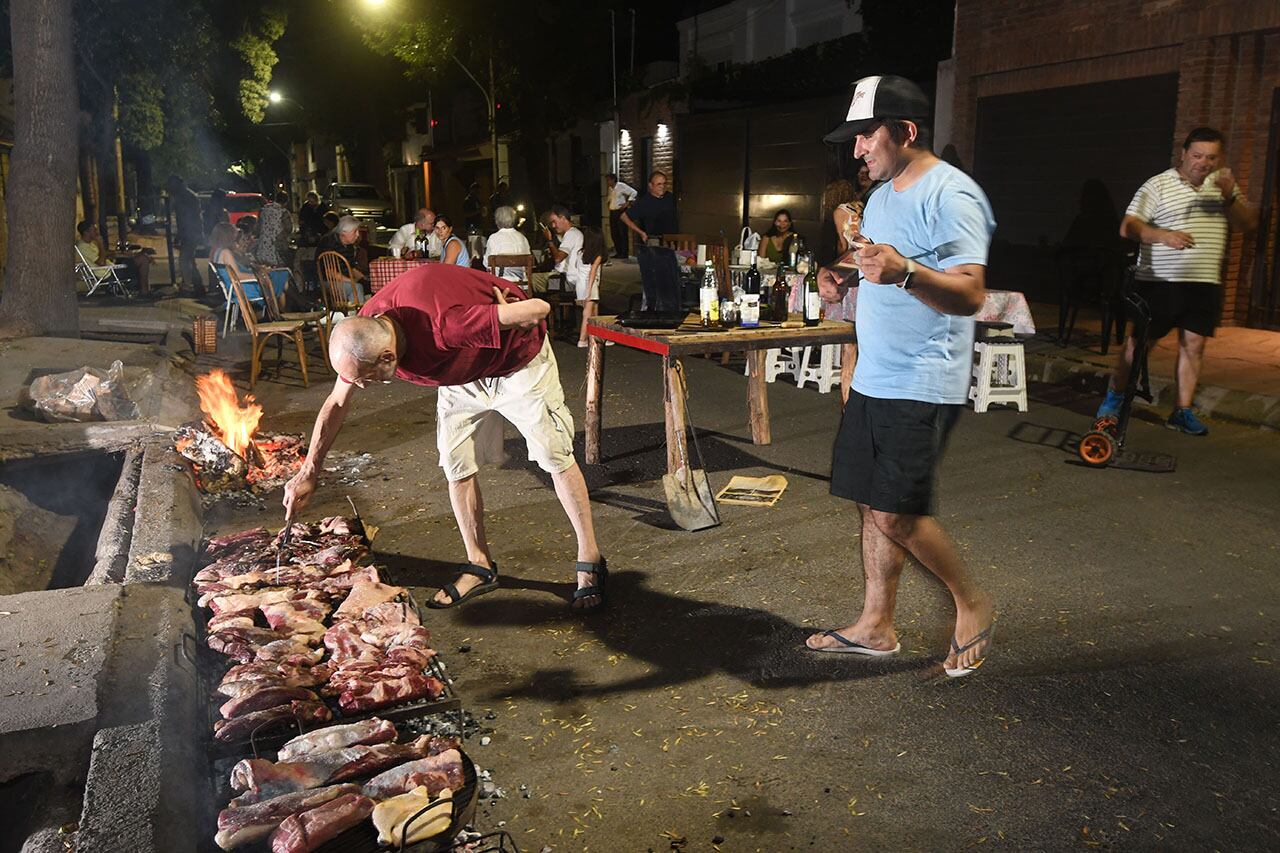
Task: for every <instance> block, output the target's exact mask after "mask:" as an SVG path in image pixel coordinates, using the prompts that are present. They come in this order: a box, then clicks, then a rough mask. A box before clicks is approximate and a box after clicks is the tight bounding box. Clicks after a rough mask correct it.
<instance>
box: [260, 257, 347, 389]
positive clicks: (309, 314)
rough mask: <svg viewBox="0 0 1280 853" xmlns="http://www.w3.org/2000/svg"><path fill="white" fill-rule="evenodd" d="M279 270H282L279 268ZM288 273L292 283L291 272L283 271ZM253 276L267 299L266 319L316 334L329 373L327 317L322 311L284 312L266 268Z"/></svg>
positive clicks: (281, 298)
mask: <svg viewBox="0 0 1280 853" xmlns="http://www.w3.org/2000/svg"><path fill="white" fill-rule="evenodd" d="M279 269H284V268H283V267H280V268H279ZM285 271H286V272H288V273H289V280H290V281H293V271H292V270H285ZM254 274H255V275H256V276H257V279H258V287H259V288H260V289H261V290H262V292H263V293H264V294H265V295H266V296H267V297H268V298H267V300H266V309H267V319H269V320H272V321H274V322H301V323H302V328H303V330H304V331H305V330H307V329H311V330H312V331H314V332H315V333H316V337H317V338H319V339H320V354H321V355H322V356H323V357H324V366H325V369H326V370H328V371H329V372H330V373H332V372H333V369H332V368H331V367H330V366H329V333H328V329H326V328H325V320H326V317H327V316H328V314H327V312H326V311H324V310H319V311H286V310H284V298H283V297H279V296H277V295H276V291H275V286H274V282H272V281H271V277H270V276H269V275H267V274H266V268H265V267H264V268H255V270H254Z"/></svg>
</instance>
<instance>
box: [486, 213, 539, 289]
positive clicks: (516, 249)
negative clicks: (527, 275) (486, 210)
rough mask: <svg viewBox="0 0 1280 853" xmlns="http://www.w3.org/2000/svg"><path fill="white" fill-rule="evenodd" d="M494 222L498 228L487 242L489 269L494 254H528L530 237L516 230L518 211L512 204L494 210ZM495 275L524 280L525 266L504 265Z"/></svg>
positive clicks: (487, 266) (509, 279)
mask: <svg viewBox="0 0 1280 853" xmlns="http://www.w3.org/2000/svg"><path fill="white" fill-rule="evenodd" d="M493 219H494V222H495V223H496V224H497V226H498V230H497V231H494V232H493V233H492V234H490V235H489V241H488V242H487V243H485V250H484V266H485V269H488V268H489V267H490V266H491V264H490V263H489V258H490V257H491V256H493V255H528V254H531V251H532V250H531V249H530V248H529V238H528V237H525V236H524V235H523V234H521V233H520V232H519V231H517V230H516V227H515V226H516V212H515V209H514V208H512V207H511V206H510V205H503V206H502V207H499V208H498V209H497V210H495V211H494V212H493ZM495 275H497V276H498V277H500V278H505V279H506V280H507V281H518V282H523V281H524V267H503V268H502V269H500V270H498V271H497V272H496V273H495Z"/></svg>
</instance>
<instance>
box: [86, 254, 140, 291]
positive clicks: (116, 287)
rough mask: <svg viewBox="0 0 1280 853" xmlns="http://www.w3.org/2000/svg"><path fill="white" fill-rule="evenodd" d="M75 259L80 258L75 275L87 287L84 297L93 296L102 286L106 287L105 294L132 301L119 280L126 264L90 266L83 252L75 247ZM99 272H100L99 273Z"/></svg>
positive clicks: (126, 267) (127, 289) (126, 266)
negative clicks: (87, 290) (112, 294)
mask: <svg viewBox="0 0 1280 853" xmlns="http://www.w3.org/2000/svg"><path fill="white" fill-rule="evenodd" d="M76 257H78V258H80V261H79V263H77V264H76V273H77V274H78V275H79V276H80V278H81V279H83V280H84V283H85V284H86V285H88V287H89V292H88V293H86V294H85V296H86V297H89V296H93V294H94V293H95V292H97V290H98V288H100V287H102V286H103V285H104V284H105V285H106V286H107V292H109V293H114V294H115V295H116V296H123V297H124V298H125V299H132V298H133V294H131V293H130V292H129V288H127V287H125V286H124V282H123V281H121V280H120V273H119V271H120V270H127V269H128V268H129V266H128V264H115V263H112V264H101V265H99V264H91V263H89V259H88V258H86V257H85V256H84V252H82V251H80V247H79V246H76ZM99 271H101V272H99Z"/></svg>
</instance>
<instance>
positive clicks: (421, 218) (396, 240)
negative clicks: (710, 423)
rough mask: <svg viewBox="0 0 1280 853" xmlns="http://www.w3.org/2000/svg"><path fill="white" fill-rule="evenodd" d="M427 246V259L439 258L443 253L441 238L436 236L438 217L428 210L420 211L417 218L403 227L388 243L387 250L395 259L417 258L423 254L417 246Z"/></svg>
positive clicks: (397, 230)
mask: <svg viewBox="0 0 1280 853" xmlns="http://www.w3.org/2000/svg"><path fill="white" fill-rule="evenodd" d="M423 241H425V242H426V244H427V252H426V255H425V257H427V258H438V257H440V253H441V251H442V248H443V247H442V246H441V245H440V238H439V237H437V236H436V215H435V213H434V212H433V211H431V210H429V209H428V208H425V207H424V208H422V209H421V210H419V211H418V215H417V217H416V218H415V219H414V220H413V221H412V222H410V223H409V224H407V225H401V226H400V227H399V228H397V229H396V233H395V234H392V235H391V239H390V240H388V241H387V249H389V250H390V251H391V256H392V257H395V258H417V257H418V256H419V255H420V254H421V253H420V252H419V251H418V249H417V246H418V245H419V244H420V243H422V242H423Z"/></svg>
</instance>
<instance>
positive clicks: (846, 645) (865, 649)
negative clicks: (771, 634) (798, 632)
mask: <svg viewBox="0 0 1280 853" xmlns="http://www.w3.org/2000/svg"><path fill="white" fill-rule="evenodd" d="M822 633H823V635H824V636H827V637H831V638H833V639H835V641H836V642H838V643H840V645H838V646H831V647H830V648H825V649H815V648H811V647H810V646H809V644H808V643H806V644H805V648H806V649H808V650H809V651H811V652H822V653H824V654H829V655H861V656H863V657H868V658H885V657H888V656H889V655H896V654H897V653H898V652H900V651H902V643H897V644H896V645H894V647H893V648H891V649H873V648H871V647H870V646H864V645H862V643H855V642H854V641H853V640H850V639H849V638H848V637H846V636H844V635H843V634H841V633H840V632H839V631H836V630H834V629H832V630H830V631H823V632H822Z"/></svg>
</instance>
